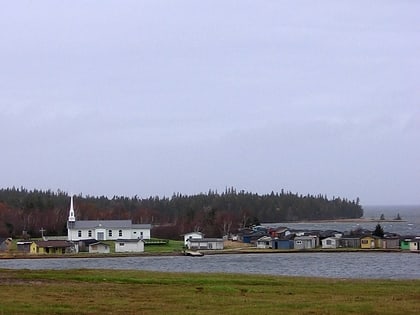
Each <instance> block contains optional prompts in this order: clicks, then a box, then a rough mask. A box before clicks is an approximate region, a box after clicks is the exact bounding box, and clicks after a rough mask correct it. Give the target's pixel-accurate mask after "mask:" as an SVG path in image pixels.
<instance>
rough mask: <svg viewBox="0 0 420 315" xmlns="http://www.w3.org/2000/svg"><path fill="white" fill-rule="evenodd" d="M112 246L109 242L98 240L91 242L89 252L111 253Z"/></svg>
mask: <svg viewBox="0 0 420 315" xmlns="http://www.w3.org/2000/svg"><path fill="white" fill-rule="evenodd" d="M109 252H110V247H109V245H108V244H105V243H102V242H96V243H92V244H89V253H95V254H109Z"/></svg>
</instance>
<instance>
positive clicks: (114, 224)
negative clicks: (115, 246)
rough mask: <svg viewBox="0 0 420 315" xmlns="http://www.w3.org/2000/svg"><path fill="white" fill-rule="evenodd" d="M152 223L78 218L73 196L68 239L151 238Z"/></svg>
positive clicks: (68, 224) (68, 223)
mask: <svg viewBox="0 0 420 315" xmlns="http://www.w3.org/2000/svg"><path fill="white" fill-rule="evenodd" d="M151 228H152V226H151V225H150V224H133V223H132V222H131V220H80V221H78V220H76V216H75V214H74V208H73V197H71V198H70V212H69V217H68V221H67V239H68V240H69V241H80V240H88V239H96V240H98V241H105V240H117V239H139V238H140V239H150V229H151Z"/></svg>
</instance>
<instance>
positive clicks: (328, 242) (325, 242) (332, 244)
mask: <svg viewBox="0 0 420 315" xmlns="http://www.w3.org/2000/svg"><path fill="white" fill-rule="evenodd" d="M321 244H322V248H337V247H339V246H340V239H339V238H338V237H326V238H324V239H322V240H321Z"/></svg>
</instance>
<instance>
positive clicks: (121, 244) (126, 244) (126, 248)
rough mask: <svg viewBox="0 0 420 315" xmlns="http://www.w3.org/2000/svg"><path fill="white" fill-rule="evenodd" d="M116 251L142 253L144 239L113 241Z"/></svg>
mask: <svg viewBox="0 0 420 315" xmlns="http://www.w3.org/2000/svg"><path fill="white" fill-rule="evenodd" d="M115 252H116V253H124V252H125V253H127V252H131V253H142V252H144V241H143V240H141V239H136V240H133V239H130V240H123V239H121V240H116V241H115Z"/></svg>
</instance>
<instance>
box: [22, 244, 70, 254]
mask: <svg viewBox="0 0 420 315" xmlns="http://www.w3.org/2000/svg"><path fill="white" fill-rule="evenodd" d="M71 247H72V244H71V243H70V242H68V241H34V242H32V243H31V246H30V251H29V252H30V253H31V254H65V253H67V252H69V251H70V250H71Z"/></svg>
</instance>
